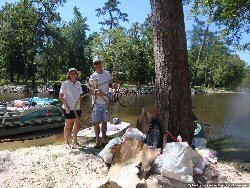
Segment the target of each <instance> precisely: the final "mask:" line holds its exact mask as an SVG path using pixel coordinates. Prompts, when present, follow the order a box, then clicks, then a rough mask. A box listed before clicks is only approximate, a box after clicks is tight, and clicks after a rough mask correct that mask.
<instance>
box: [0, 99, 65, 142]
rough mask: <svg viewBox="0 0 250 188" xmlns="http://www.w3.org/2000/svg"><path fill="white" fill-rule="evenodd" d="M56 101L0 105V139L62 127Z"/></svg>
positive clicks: (15, 102)
mask: <svg viewBox="0 0 250 188" xmlns="http://www.w3.org/2000/svg"><path fill="white" fill-rule="evenodd" d="M56 104H58V100H57V99H49V98H38V97H34V98H30V99H23V100H15V101H12V102H10V103H5V104H1V105H0V138H1V137H7V136H13V135H18V134H23V133H30V132H35V131H41V130H47V129H54V128H59V127H63V126H64V117H63V113H62V111H61V110H60V109H59V108H58V106H57V105H56Z"/></svg>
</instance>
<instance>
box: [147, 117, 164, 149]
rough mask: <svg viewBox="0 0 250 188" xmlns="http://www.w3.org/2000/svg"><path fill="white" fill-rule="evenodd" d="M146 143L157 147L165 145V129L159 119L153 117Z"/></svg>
mask: <svg viewBox="0 0 250 188" xmlns="http://www.w3.org/2000/svg"><path fill="white" fill-rule="evenodd" d="M145 144H147V145H149V146H154V147H155V148H162V147H163V131H162V128H161V125H160V122H159V121H158V119H153V120H152V121H151V123H150V127H149V129H148V131H147V136H146V140H145Z"/></svg>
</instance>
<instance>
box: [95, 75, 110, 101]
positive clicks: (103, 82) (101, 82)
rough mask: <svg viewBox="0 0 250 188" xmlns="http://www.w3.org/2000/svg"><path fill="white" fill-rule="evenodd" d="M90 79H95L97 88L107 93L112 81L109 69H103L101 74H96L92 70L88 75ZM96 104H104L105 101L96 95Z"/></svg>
mask: <svg viewBox="0 0 250 188" xmlns="http://www.w3.org/2000/svg"><path fill="white" fill-rule="evenodd" d="M90 80H94V81H95V80H97V84H98V89H100V90H101V91H102V92H104V93H106V94H108V92H109V84H110V83H112V77H111V75H110V73H109V71H106V70H103V72H102V74H98V73H97V72H94V73H93V74H92V75H91V76H90ZM105 98H106V100H108V98H107V97H105ZM96 103H97V104H106V101H105V100H104V99H103V98H102V97H101V96H97V99H96Z"/></svg>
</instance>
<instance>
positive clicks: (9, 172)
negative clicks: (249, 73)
mask: <svg viewBox="0 0 250 188" xmlns="http://www.w3.org/2000/svg"><path fill="white" fill-rule="evenodd" d="M98 152H99V150H95V149H93V147H81V148H78V149H70V148H68V147H66V146H64V145H50V146H43V147H31V148H20V149H17V150H3V151H0V187H1V188H14V187H15V188H16V187H17V188H19V187H24V188H25V187H28V188H31V187H32V188H33V187H36V188H42V187H46V188H47V187H58V188H59V187H60V188H62V187H63V188H67V187H70V188H77V187H87V188H90V187H92V185H93V183H94V182H96V181H98V180H99V179H103V178H105V177H107V174H108V168H107V166H106V164H105V163H104V162H103V161H102V159H100V158H99V157H97V156H96V155H97V154H98ZM194 179H195V180H196V181H197V182H199V183H201V184H203V185H204V184H207V183H215V184H216V183H250V173H249V172H247V171H240V170H238V169H236V168H235V165H234V164H231V163H217V165H214V164H211V165H210V166H209V167H207V168H206V170H205V172H204V174H203V175H198V176H195V178H194ZM248 186H249V185H248Z"/></svg>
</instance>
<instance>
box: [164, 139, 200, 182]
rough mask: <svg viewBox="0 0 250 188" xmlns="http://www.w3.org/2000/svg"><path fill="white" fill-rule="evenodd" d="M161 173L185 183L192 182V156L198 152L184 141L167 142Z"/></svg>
mask: <svg viewBox="0 0 250 188" xmlns="http://www.w3.org/2000/svg"><path fill="white" fill-rule="evenodd" d="M163 155H164V157H163V159H164V161H163V165H162V170H161V173H162V175H163V176H165V177H169V178H173V179H176V180H179V181H182V182H185V183H192V182H193V158H194V157H196V156H198V154H197V153H196V152H195V151H194V150H193V149H192V148H191V147H189V145H188V143H186V142H172V143H167V145H166V147H165V150H164V153H163Z"/></svg>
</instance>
